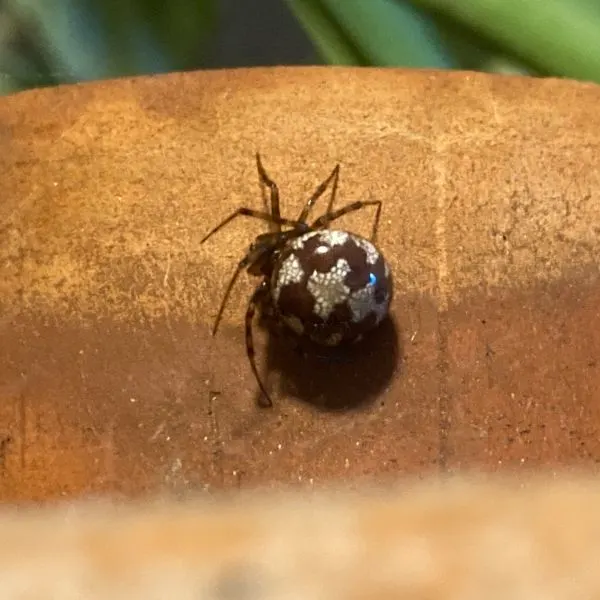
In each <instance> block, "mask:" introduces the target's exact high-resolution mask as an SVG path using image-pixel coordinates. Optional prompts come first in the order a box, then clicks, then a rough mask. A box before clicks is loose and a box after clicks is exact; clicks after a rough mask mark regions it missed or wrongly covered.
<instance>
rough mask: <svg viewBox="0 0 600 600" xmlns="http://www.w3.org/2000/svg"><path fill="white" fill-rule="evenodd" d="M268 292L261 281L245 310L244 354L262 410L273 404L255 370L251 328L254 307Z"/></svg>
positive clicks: (265, 282)
mask: <svg viewBox="0 0 600 600" xmlns="http://www.w3.org/2000/svg"><path fill="white" fill-rule="evenodd" d="M268 292H269V283H268V281H266V280H264V281H262V282H261V283H260V284H259V285H258V286H257V287H256V289H255V290H254V292H253V294H252V296H251V297H250V300H249V301H248V308H247V310H246V353H247V355H248V360H249V361H250V367H251V368H252V372H253V373H254V377H255V379H256V382H257V383H258V386H259V387H260V391H261V392H262V394H263V397H262V401H261V400H259V402H258V404H259V406H262V407H263V408H270V407H272V406H273V402H272V400H271V397H270V396H269V392H267V389H266V388H265V386H264V384H263V382H262V379H261V378H260V375H259V374H258V369H257V368H256V359H255V352H254V339H253V336H252V326H253V324H254V314H255V313H256V307H257V306H258V305H259V304H260V303H261V302H262V301H263V300H264V298H265V297H266V296H267V294H268Z"/></svg>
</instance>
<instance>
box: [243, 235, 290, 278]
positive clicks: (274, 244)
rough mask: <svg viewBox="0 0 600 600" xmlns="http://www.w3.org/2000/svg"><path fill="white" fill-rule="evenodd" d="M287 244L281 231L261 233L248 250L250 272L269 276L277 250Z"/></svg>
mask: <svg viewBox="0 0 600 600" xmlns="http://www.w3.org/2000/svg"><path fill="white" fill-rule="evenodd" d="M284 244H285V240H284V239H282V236H281V233H271V232H270V233H261V234H260V235H258V236H257V237H256V239H255V240H254V241H253V242H252V244H251V245H250V248H249V250H248V273H250V274H251V275H258V276H261V275H263V276H265V277H269V276H270V275H271V272H272V271H273V264H274V259H275V256H276V255H277V252H278V251H279V250H280V249H281V247H282V246H283V245H284Z"/></svg>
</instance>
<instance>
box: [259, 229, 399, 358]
mask: <svg viewBox="0 0 600 600" xmlns="http://www.w3.org/2000/svg"><path fill="white" fill-rule="evenodd" d="M392 291H393V285H392V279H391V274H390V269H389V266H388V264H387V262H386V261H385V259H384V257H383V255H382V254H381V252H380V251H379V250H378V249H377V248H376V247H375V246H374V245H373V244H372V243H371V242H370V241H369V240H367V239H365V238H363V237H361V236H359V235H356V234H353V233H349V232H346V231H338V230H332V229H325V230H317V231H311V232H308V233H305V234H303V235H301V236H299V237H297V238H294V239H293V240H292V241H290V242H289V243H288V244H287V245H286V246H285V247H284V248H283V249H282V251H281V253H280V255H279V257H278V260H277V263H276V264H275V267H274V269H273V275H272V278H271V295H272V300H273V305H274V308H275V310H276V312H277V314H278V316H279V318H280V319H281V320H282V321H283V322H284V323H285V324H286V325H287V326H288V327H290V328H291V329H292V330H294V331H295V332H296V333H297V334H299V335H303V336H307V337H309V338H310V339H311V340H313V341H314V342H317V343H319V344H324V345H328V346H335V345H338V344H340V343H342V342H346V341H354V340H357V339H360V338H361V337H362V336H363V335H364V334H365V333H367V332H368V331H369V330H370V329H373V328H374V327H375V326H377V325H378V324H379V323H380V322H381V321H382V320H383V319H384V317H385V316H386V314H387V312H388V309H389V304H390V301H391V298H392Z"/></svg>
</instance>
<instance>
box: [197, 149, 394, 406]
mask: <svg viewBox="0 0 600 600" xmlns="http://www.w3.org/2000/svg"><path fill="white" fill-rule="evenodd" d="M256 166H257V169H258V175H259V179H260V183H261V186H265V187H267V188H268V189H269V191H270V212H265V211H259V210H254V209H252V208H247V207H241V208H238V209H237V210H235V211H234V212H233V213H231V214H230V215H229V216H228V217H227V218H225V219H224V220H223V221H221V222H220V223H219V224H218V225H216V226H215V227H214V228H213V229H212V230H210V231H209V232H208V233H207V234H206V235H205V236H204V238H203V239H202V240H201V242H200V243H201V244H203V243H204V242H206V240H208V239H209V238H210V237H211V236H212V235H214V234H215V233H216V232H217V231H219V230H220V229H222V228H223V227H225V226H226V225H228V224H229V223H230V222H231V221H233V220H234V219H236V218H237V217H240V216H246V217H253V218H256V219H261V220H263V221H266V222H268V223H270V224H271V227H272V229H273V230H272V231H270V232H268V233H262V234H260V235H258V236H257V237H256V239H255V240H254V242H253V243H252V244H251V245H250V247H249V249H248V251H247V253H246V255H245V256H244V257H243V258H242V259H241V260H240V261H239V263H238V265H237V268H236V270H235V271H234V273H233V275H232V277H231V279H230V281H229V284H228V286H227V289H226V290H225V294H224V296H223V299H222V302H221V306H220V308H219V311H218V313H217V316H216V319H215V322H214V326H213V329H212V335H213V336H214V335H215V334H216V333H217V329H218V327H219V323H220V321H221V317H222V315H223V311H224V309H225V306H226V304H227V301H228V299H229V296H230V294H231V291H232V289H233V286H234V284H235V282H236V280H237V278H238V276H239V274H240V273H241V272H242V271H243V270H244V269H245V270H247V272H248V273H250V274H251V275H255V276H258V277H261V278H262V279H261V281H260V283H259V284H258V285H257V286H256V288H255V290H254V292H253V293H252V295H251V297H250V299H249V301H248V306H247V310H246V318H245V332H246V353H247V356H248V360H249V362H250V367H251V369H252V372H253V374H254V377H255V378H256V381H257V383H258V386H259V388H260V390H261V392H262V396H263V397H262V398H261V399H260V400H259V405H261V406H264V407H271V406H272V405H273V402H272V401H271V398H270V395H269V393H268V392H267V390H266V387H265V385H264V384H263V382H262V379H261V377H260V375H259V374H258V369H257V367H256V359H255V351H254V342H253V323H254V315H255V312H256V309H257V307H260V308H261V309H262V311H263V313H264V314H266V315H269V316H271V317H274V318H275V322H276V323H277V324H278V325H279V326H282V329H283V331H284V332H286V333H288V334H290V335H291V336H293V337H295V338H296V339H301V338H305V339H306V338H308V339H309V340H310V341H311V342H313V343H316V344H318V345H321V346H338V345H339V344H341V343H342V342H355V341H358V340H360V339H361V338H362V337H363V335H364V334H366V333H367V332H368V331H370V330H371V329H373V328H374V327H375V326H377V325H378V324H379V323H381V321H383V319H384V318H385V316H386V315H387V312H388V310H389V305H390V301H391V298H392V291H393V284H392V277H391V273H390V268H389V265H388V264H387V262H386V260H385V259H384V257H383V255H382V254H381V252H380V251H379V250H378V249H377V247H376V246H375V245H374V243H373V242H374V240H375V238H376V236H377V229H378V226H379V218H380V214H381V207H382V204H381V201H380V200H359V201H356V202H351V203H349V204H347V205H345V206H342V207H341V208H338V209H336V210H334V209H333V203H334V200H335V195H336V190H337V185H338V178H339V172H340V165H339V164H338V165H336V166H335V168H334V169H333V171H332V172H331V174H330V175H329V177H327V179H325V180H324V181H323V182H322V183H321V184H319V186H318V187H317V188H316V189H315V191H314V192H313V194H312V195H311V196H310V198H309V199H308V200H307V202H306V204H305V205H304V207H303V209H302V211H301V212H300V215H299V216H298V218H297V219H287V218H284V217H282V216H281V212H280V206H279V189H278V187H277V184H276V183H275V182H274V181H273V180H272V179H271V178H270V177H269V176H268V175H267V173H266V171H265V169H264V167H263V164H262V161H261V158H260V154H259V153H258V152H257V153H256ZM330 185H331V195H330V198H329V204H328V207H327V211H326V212H325V213H324V214H323V215H321V216H320V217H318V218H317V219H315V220H314V221H313V222H312V223H311V224H309V223H308V221H307V218H308V215H309V213H310V211H311V209H312V207H313V205H314V204H315V202H316V201H317V200H318V199H319V198H320V197H321V196H322V195H323V194H324V193H325V191H326V190H327V188H328V187H329V186H330ZM263 189H264V187H263ZM367 206H376V207H377V209H376V214H375V219H374V222H373V229H372V232H371V236H370V240H369V239H366V238H364V237H362V236H360V235H356V234H354V233H350V232H347V231H342V230H335V229H329V225H330V224H331V223H332V221H335V220H336V219H338V218H340V217H341V216H343V215H346V214H348V213H350V212H354V211H357V210H360V209H362V208H365V207H367Z"/></svg>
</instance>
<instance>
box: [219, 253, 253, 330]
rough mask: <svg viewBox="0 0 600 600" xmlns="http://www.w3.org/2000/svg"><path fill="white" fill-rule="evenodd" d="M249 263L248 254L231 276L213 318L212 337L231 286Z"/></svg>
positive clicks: (249, 257) (249, 256)
mask: <svg viewBox="0 0 600 600" xmlns="http://www.w3.org/2000/svg"><path fill="white" fill-rule="evenodd" d="M250 262H251V255H250V253H248V254H247V255H246V256H244V258H242V260H240V262H239V263H238V266H237V267H236V269H235V271H234V273H233V275H232V276H231V279H230V280H229V285H228V286H227V289H226V290H225V294H224V295H223V300H221V306H220V307H219V312H218V313H217V317H216V318H215V324H214V325H213V330H212V335H213V336H214V335H216V333H217V329H218V328H219V323H220V322H221V317H222V316H223V311H224V310H225V305H226V304H227V300H228V299H229V294H231V290H232V289H233V286H234V284H235V282H236V281H237V278H238V277H239V275H240V273H241V272H242V271H243V270H244V269H245V268H246V267H247V266H248V265H249V264H250Z"/></svg>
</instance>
